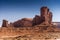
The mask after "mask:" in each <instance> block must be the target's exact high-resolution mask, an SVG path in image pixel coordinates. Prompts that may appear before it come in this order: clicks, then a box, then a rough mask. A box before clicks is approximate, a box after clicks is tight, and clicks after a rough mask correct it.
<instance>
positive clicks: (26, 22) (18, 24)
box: [13, 18, 32, 27]
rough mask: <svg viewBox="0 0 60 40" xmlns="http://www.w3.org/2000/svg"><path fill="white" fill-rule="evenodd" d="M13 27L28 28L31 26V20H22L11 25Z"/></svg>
mask: <svg viewBox="0 0 60 40" xmlns="http://www.w3.org/2000/svg"><path fill="white" fill-rule="evenodd" d="M13 25H14V27H29V26H32V19H29V18H23V19H21V20H18V21H16V22H14V23H13Z"/></svg>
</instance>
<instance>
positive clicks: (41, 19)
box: [2, 7, 52, 27]
mask: <svg viewBox="0 0 60 40" xmlns="http://www.w3.org/2000/svg"><path fill="white" fill-rule="evenodd" d="M40 10H41V15H35V17H34V18H33V19H32V18H22V19H20V20H18V21H15V22H13V23H10V24H8V21H6V20H3V24H2V27H8V26H12V27H31V26H35V25H40V24H42V25H51V24H52V12H50V10H49V9H48V8H47V7H42V8H41V9H40Z"/></svg>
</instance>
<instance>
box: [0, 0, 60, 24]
mask: <svg viewBox="0 0 60 40" xmlns="http://www.w3.org/2000/svg"><path fill="white" fill-rule="evenodd" d="M42 6H47V7H48V8H49V9H50V11H51V12H52V13H53V21H54V22H60V0H0V25H1V24H2V20H3V19H6V20H8V21H9V22H14V21H16V20H18V19H21V18H25V17H27V18H33V17H34V16H35V15H39V14H40V8H41V7H42Z"/></svg>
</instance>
